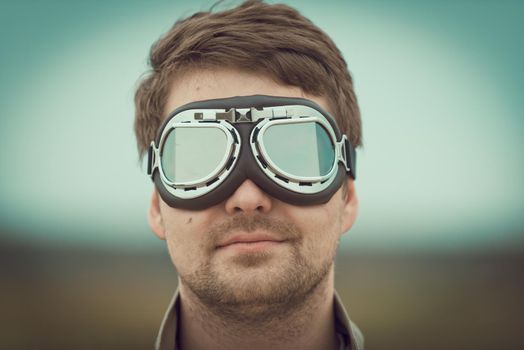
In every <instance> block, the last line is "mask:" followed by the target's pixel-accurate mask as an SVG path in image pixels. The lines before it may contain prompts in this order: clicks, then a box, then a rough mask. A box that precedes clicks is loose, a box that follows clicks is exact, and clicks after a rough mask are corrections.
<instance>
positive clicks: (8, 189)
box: [0, 0, 524, 251]
mask: <svg viewBox="0 0 524 350" xmlns="http://www.w3.org/2000/svg"><path fill="white" fill-rule="evenodd" d="M284 2H285V3H287V4H289V5H291V6H294V7H296V8H297V9H298V10H300V11H301V12H302V13H303V14H304V15H305V16H306V17H308V18H310V19H311V20H312V21H313V22H314V23H316V24H317V25H318V26H319V27H321V28H322V29H323V30H324V31H326V32H327V33H328V34H329V35H330V36H331V37H332V38H333V40H334V41H335V42H336V43H337V45H338V46H339V48H340V49H341V51H342V53H343V55H344V57H345V59H346V61H347V63H348V67H349V70H350V72H351V74H352V76H353V78H354V81H355V90H356V94H357V97H358V100H359V104H360V108H361V111H362V121H363V135H364V146H363V148H361V149H359V151H358V178H357V182H356V186H357V192H358V195H359V200H360V213H359V217H358V220H357V222H356V224H355V225H354V227H353V229H352V230H351V231H350V232H349V233H347V234H346V235H345V236H344V237H343V239H342V248H343V249H347V250H353V251H368V250H377V249H378V250H384V251H387V250H394V249H414V250H422V251H425V250H459V251H468V250H475V249H490V248H493V247H502V248H504V249H512V248H515V247H519V248H522V247H523V246H524V218H523V214H524V196H523V194H524V181H523V180H522V178H523V177H522V173H523V172H524V157H522V155H521V152H522V150H523V149H524V138H523V137H522V136H523V135H524V133H523V132H524V115H523V112H522V111H523V107H524V102H523V101H524V99H523V98H522V97H523V96H522V92H523V91H524V67H523V66H522V62H524V41H523V40H522V38H523V37H524V25H523V24H522V23H524V21H523V20H522V19H523V18H522V17H523V14H524V2H520V1H499V2H490V1H469V0H468V1H466V0H460V1H438V2H429V1H390V2H389V1H388V2H386V1H366V2H358V1H323V2H318V1H284ZM228 3H231V4H233V3H235V2H234V1H229V2H226V4H228ZM212 4H213V2H212V1H202V2H197V1H191V2H180V1H151V2H143V1H91V2H80V1H68V2H65V1H58V0H55V1H47V2H45V3H44V2H35V1H17V2H14V1H1V2H0V43H1V44H0V111H1V114H0V123H1V124H0V125H1V126H0V142H1V146H2V147H1V148H0V162H1V164H2V167H1V170H2V176H1V177H0V179H1V180H0V234H1V235H4V236H5V237H7V238H9V239H13V240H19V241H24V242H34V243H36V244H50V245H64V244H66V245H67V244H75V245H94V246H106V247H110V248H112V249H119V248H122V249H126V248H132V249H150V248H153V249H156V248H157V247H159V246H160V244H161V243H160V242H159V241H158V239H156V238H155V237H154V235H153V234H152V233H151V231H150V229H149V228H148V225H147V220H146V212H147V207H148V202H149V196H150V193H151V191H152V183H151V182H150V181H149V179H148V178H147V176H146V175H145V174H144V173H143V172H142V170H141V168H140V164H139V162H138V156H137V152H136V144H135V139H134V134H133V116H134V106H133V94H134V89H135V88H136V86H137V82H138V81H139V79H140V77H141V76H142V75H143V74H144V73H145V72H146V71H147V69H148V67H147V56H148V52H149V49H150V46H151V44H152V43H153V42H154V41H155V40H157V39H158V38H159V37H160V35H161V34H162V33H164V32H165V31H167V30H168V29H169V28H170V26H171V25H172V24H173V23H174V22H175V21H176V20H177V19H179V18H182V17H186V16H188V15H191V14H192V13H194V12H195V11H199V10H205V9H207V8H209V7H210V6H211V5H212Z"/></svg>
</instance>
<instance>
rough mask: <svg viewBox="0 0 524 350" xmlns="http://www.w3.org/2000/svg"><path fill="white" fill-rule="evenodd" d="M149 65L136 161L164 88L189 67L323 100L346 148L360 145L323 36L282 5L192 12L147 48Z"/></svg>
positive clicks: (347, 89)
mask: <svg viewBox="0 0 524 350" xmlns="http://www.w3.org/2000/svg"><path fill="white" fill-rule="evenodd" d="M149 63H150V65H151V68H152V69H151V71H150V72H149V74H148V75H146V76H145V77H144V78H143V79H142V81H141V82H140V84H139V86H138V88H137V91H136V94H135V106H136V113H135V134H136V137H137V142H138V151H139V154H140V156H141V157H142V156H143V154H144V153H145V150H146V149H147V147H148V146H149V144H150V143H151V141H152V140H153V139H154V138H155V136H156V133H157V130H158V128H159V127H160V124H161V123H162V120H163V118H164V116H163V111H164V105H165V103H166V101H167V96H168V93H169V87H170V84H171V83H172V81H173V79H174V77H176V75H177V72H179V71H180V69H181V68H184V69H186V68H191V67H230V68H234V69H240V70H246V71H255V72H261V73H263V74H265V75H266V76H268V77H270V78H272V79H274V80H275V81H277V82H279V83H282V84H284V85H292V86H297V87H300V88H301V89H302V90H303V91H304V92H305V93H308V94H311V95H315V96H323V97H325V98H326V99H327V101H328V103H329V108H330V110H331V112H332V113H333V114H334V117H335V119H336V120H337V123H338V125H339V127H340V129H341V131H342V132H343V133H345V134H346V135H348V137H349V140H350V142H351V143H352V144H353V145H354V146H359V145H360V144H361V134H362V131H361V121H360V111H359V108H358V103H357V98H356V96H355V93H354V91H353V82H352V79H351V75H350V74H349V72H348V69H347V65H346V62H345V61H344V58H343V57H342V54H341V53H340V51H339V50H338V48H337V47H336V45H335V44H334V43H333V41H332V40H331V39H330V38H329V37H328V36H327V35H326V34H325V33H324V32H323V31H321V30H320V29H319V28H318V27H317V26H315V25H314V24H313V23H312V22H311V21H310V20H308V19H307V18H305V17H304V16H302V15H301V14H300V13H299V12H298V11H296V10H295V9H293V8H291V7H289V6H287V5H283V4H266V3H264V2H262V1H260V0H248V1H245V2H243V3H242V4H241V5H239V6H238V7H236V8H233V9H230V10H226V11H222V12H213V11H212V10H210V11H209V12H198V13H195V14H194V15H193V16H191V17H188V18H186V19H182V20H179V21H177V22H176V23H175V24H174V25H173V27H172V28H171V29H170V30H169V31H168V32H167V33H166V34H165V35H163V36H162V37H161V38H160V39H159V40H158V41H157V42H156V43H155V44H153V46H152V47H151V52H150V59H149ZM253 67H256V69H254V68H253Z"/></svg>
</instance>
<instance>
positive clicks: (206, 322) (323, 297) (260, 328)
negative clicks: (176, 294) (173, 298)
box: [178, 268, 338, 350]
mask: <svg viewBox="0 0 524 350" xmlns="http://www.w3.org/2000/svg"><path fill="white" fill-rule="evenodd" d="M179 290H180V324H179V330H178V344H179V346H180V348H181V349H183V350H196V349H217V350H221V349H250V350H258V349H272V350H280V349H304V350H313V349H337V346H338V340H337V336H336V333H335V316H334V311H333V300H334V298H333V296H334V272H333V268H331V271H330V272H329V273H328V275H327V276H326V278H325V279H324V280H323V281H322V282H321V283H320V284H319V285H318V286H316V287H315V289H314V290H313V291H312V292H311V293H309V295H308V297H307V298H306V299H305V300H301V301H300V302H297V303H296V304H295V306H294V308H292V309H289V310H286V312H285V313H282V312H281V313H278V311H276V310H275V311H276V312H274V313H273V315H272V316H270V315H267V314H266V315H265V317H251V318H249V317H245V315H244V316H242V317H234V315H231V314H230V312H225V313H219V312H217V311H216V310H212V309H209V308H208V307H206V306H205V305H204V304H203V303H202V302H200V301H199V299H198V297H197V296H196V295H195V294H194V293H192V292H191V290H190V289H189V288H187V287H185V286H184V284H183V283H182V282H181V281H179Z"/></svg>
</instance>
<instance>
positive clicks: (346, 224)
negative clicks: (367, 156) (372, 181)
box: [342, 178, 358, 233]
mask: <svg viewBox="0 0 524 350" xmlns="http://www.w3.org/2000/svg"><path fill="white" fill-rule="evenodd" d="M343 193H344V192H343ZM345 194H346V196H345V198H343V203H342V205H343V208H342V233H345V232H347V231H349V229H350V228H351V226H353V224H354V223H355V220H356V219H357V214H358V197H357V192H356V190H355V182H354V181H353V179H351V178H348V180H347V191H346V193H345Z"/></svg>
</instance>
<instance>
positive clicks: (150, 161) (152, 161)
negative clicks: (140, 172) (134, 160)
mask: <svg viewBox="0 0 524 350" xmlns="http://www.w3.org/2000/svg"><path fill="white" fill-rule="evenodd" d="M156 154H157V149H156V147H155V142H154V141H153V142H151V144H150V145H149V148H148V150H147V175H149V176H150V177H151V179H153V171H154V170H155V168H157V167H158V164H157V157H156Z"/></svg>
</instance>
